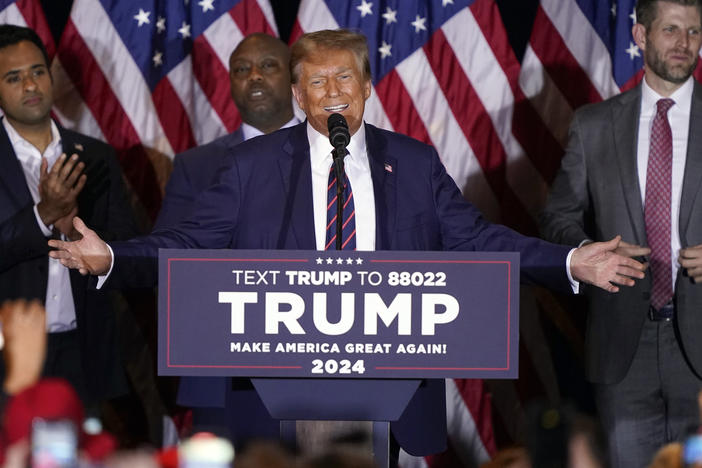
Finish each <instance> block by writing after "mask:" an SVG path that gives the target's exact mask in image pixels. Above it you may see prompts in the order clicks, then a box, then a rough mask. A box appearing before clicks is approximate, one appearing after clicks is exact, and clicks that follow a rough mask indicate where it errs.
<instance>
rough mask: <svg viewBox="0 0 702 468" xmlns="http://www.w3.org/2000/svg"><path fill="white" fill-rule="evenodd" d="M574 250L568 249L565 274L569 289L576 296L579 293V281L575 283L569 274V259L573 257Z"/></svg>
mask: <svg viewBox="0 0 702 468" xmlns="http://www.w3.org/2000/svg"><path fill="white" fill-rule="evenodd" d="M573 252H575V249H570V252H568V256H567V257H566V273H567V274H568V281H569V282H570V287H571V289H572V290H573V294H578V293H579V292H580V281H576V280H575V279H574V278H573V275H572V274H571V272H570V258H571V257H572V256H573Z"/></svg>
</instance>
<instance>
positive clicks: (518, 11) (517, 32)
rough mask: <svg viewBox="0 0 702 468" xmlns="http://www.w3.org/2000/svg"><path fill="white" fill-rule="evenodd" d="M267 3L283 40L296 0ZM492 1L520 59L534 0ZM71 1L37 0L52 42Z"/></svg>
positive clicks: (293, 19) (67, 13)
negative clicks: (270, 7) (51, 34)
mask: <svg viewBox="0 0 702 468" xmlns="http://www.w3.org/2000/svg"><path fill="white" fill-rule="evenodd" d="M353 1H357V0H353ZM270 3H271V5H272V6H273V11H274V13H275V20H276V23H277V25H278V31H279V33H280V37H281V38H282V39H283V40H285V41H287V40H288V37H289V36H290V30H291V29H292V26H293V23H294V22H295V17H296V16H297V8H298V5H299V3H300V0H270ZM495 3H497V7H498V8H499V10H500V14H501V15H502V21H503V22H504V24H505V28H506V29H507V35H508V36H509V41H510V43H511V44H512V48H513V49H514V53H515V54H516V56H517V59H519V61H521V60H522V56H523V55H524V49H525V48H526V44H527V42H528V41H529V35H530V34H531V24H532V22H533V21H534V16H535V14H536V8H537V6H538V0H495ZM72 4H73V0H41V5H42V6H43V7H44V12H45V14H46V19H47V21H48V22H49V27H50V28H51V32H52V33H53V36H54V39H55V40H56V44H58V42H59V38H60V37H61V32H62V31H63V27H64V25H65V24H66V20H67V19H68V15H69V13H70V11H71V5H72Z"/></svg>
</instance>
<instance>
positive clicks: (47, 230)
mask: <svg viewBox="0 0 702 468" xmlns="http://www.w3.org/2000/svg"><path fill="white" fill-rule="evenodd" d="M34 216H35V217H36V218H37V224H38V225H39V229H41V232H42V234H44V235H45V236H46V237H51V234H53V230H54V225H53V224H52V225H51V226H49V227H47V226H46V224H44V221H42V220H41V216H39V210H38V209H37V204H36V203H35V204H34Z"/></svg>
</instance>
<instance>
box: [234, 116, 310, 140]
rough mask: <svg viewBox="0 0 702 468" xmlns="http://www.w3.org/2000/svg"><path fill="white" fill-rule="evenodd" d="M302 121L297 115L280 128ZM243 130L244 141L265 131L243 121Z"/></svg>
mask: <svg viewBox="0 0 702 468" xmlns="http://www.w3.org/2000/svg"><path fill="white" fill-rule="evenodd" d="M299 123H300V119H298V118H297V117H295V116H293V118H292V119H290V120H289V121H288V122H287V123H286V124H285V125H283V126H282V127H280V128H288V127H292V126H293V125H297V124H299ZM241 131H242V133H243V134H244V141H246V140H250V139H251V138H253V137H257V136H261V135H263V132H262V131H261V130H259V129H257V128H256V127H254V126H252V125H249V124H247V123H246V122H242V123H241Z"/></svg>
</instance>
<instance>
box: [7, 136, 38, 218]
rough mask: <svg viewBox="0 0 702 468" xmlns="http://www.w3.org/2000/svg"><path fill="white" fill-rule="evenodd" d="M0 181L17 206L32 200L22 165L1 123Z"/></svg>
mask: <svg viewBox="0 0 702 468" xmlns="http://www.w3.org/2000/svg"><path fill="white" fill-rule="evenodd" d="M0 183H2V184H3V185H4V186H5V188H7V193H8V195H9V197H10V199H11V200H12V201H13V202H14V204H15V205H16V206H17V207H18V208H19V207H22V206H24V205H26V204H27V203H30V202H31V201H32V194H31V193H30V192H29V188H28V187H27V180H26V179H25V178H24V171H23V170H22V165H21V164H20V162H19V160H18V159H17V155H16V154H15V150H14V149H13V148H12V144H11V143H10V138H9V137H8V136H7V132H6V131H5V127H4V126H3V125H0Z"/></svg>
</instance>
